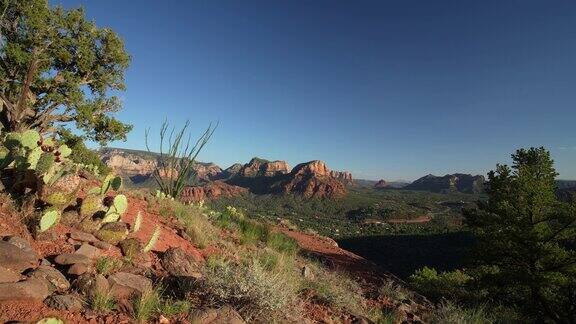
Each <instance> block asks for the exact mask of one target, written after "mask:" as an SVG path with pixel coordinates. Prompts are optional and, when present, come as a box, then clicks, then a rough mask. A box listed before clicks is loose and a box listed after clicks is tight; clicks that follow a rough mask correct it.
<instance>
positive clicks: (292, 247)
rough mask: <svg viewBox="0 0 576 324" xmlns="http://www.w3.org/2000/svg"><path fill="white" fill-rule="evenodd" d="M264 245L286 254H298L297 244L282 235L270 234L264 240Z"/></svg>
mask: <svg viewBox="0 0 576 324" xmlns="http://www.w3.org/2000/svg"><path fill="white" fill-rule="evenodd" d="M266 245H267V246H269V247H271V248H272V249H274V250H276V251H278V252H283V253H287V254H295V253H296V252H298V249H299V247H298V243H297V242H296V240H294V239H293V238H291V237H289V236H287V235H286V234H284V233H278V232H271V233H270V234H268V236H267V238H266Z"/></svg>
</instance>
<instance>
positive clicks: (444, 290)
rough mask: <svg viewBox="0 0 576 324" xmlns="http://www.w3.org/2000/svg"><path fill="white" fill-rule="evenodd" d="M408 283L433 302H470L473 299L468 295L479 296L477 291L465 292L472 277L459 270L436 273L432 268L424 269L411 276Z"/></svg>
mask: <svg viewBox="0 0 576 324" xmlns="http://www.w3.org/2000/svg"><path fill="white" fill-rule="evenodd" d="M409 281H410V284H411V286H412V287H413V288H414V289H415V290H416V291H418V292H420V293H421V294H423V295H425V296H426V297H428V298H430V299H432V300H433V301H440V300H441V299H442V298H447V299H450V300H458V301H470V300H471V299H472V298H473V297H472V296H470V295H469V294H471V293H474V294H480V292H479V291H475V292H469V291H468V290H467V288H468V287H469V284H470V282H471V281H472V277H471V276H470V275H468V274H466V273H465V272H463V271H461V270H454V271H450V272H441V273H438V271H436V269H434V268H428V267H424V268H422V269H420V270H418V271H416V272H415V273H414V274H413V275H411V276H410V278H409ZM474 297H475V298H478V297H480V296H474Z"/></svg>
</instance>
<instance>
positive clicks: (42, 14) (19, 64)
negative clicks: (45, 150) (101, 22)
mask: <svg viewBox="0 0 576 324" xmlns="http://www.w3.org/2000/svg"><path fill="white" fill-rule="evenodd" d="M129 62H130V57H129V55H128V54H127V53H126V50H125V48H124V43H123V41H122V40H121V39H120V37H119V36H118V35H117V34H116V33H114V32H113V31H112V30H110V29H109V28H98V27H97V26H96V25H95V23H94V22H92V21H88V20H87V19H86V17H85V14H84V11H83V9H81V8H80V9H72V10H65V9H63V8H61V7H50V6H49V5H48V2H47V1H46V0H27V1H18V0H0V123H1V125H2V127H3V128H4V129H5V130H6V131H23V130H26V129H30V128H36V129H39V130H40V131H41V132H42V133H53V132H55V131H56V130H57V129H58V128H59V127H60V126H61V125H63V124H67V123H74V124H75V127H76V128H78V129H79V130H81V131H83V132H84V133H85V134H86V135H87V137H88V138H89V139H91V140H95V141H98V142H100V143H102V144H104V143H106V142H108V141H110V140H118V139H125V136H126V133H127V132H129V131H130V130H131V126H130V125H126V124H124V123H122V122H120V121H118V120H117V119H115V118H114V113H115V112H117V111H118V110H119V109H121V103H120V101H119V99H118V97H117V95H115V94H116V93H117V92H118V91H123V90H124V89H125V84H124V72H125V71H126V69H127V68H128V65H129Z"/></svg>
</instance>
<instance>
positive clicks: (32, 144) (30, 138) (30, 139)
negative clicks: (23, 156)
mask: <svg viewBox="0 0 576 324" xmlns="http://www.w3.org/2000/svg"><path fill="white" fill-rule="evenodd" d="M39 140H40V133H38V131H36V130H33V129H29V130H27V131H25V132H24V133H22V134H21V135H20V143H21V144H22V146H24V147H26V148H28V149H31V150H32V149H34V148H36V147H38V141H39Z"/></svg>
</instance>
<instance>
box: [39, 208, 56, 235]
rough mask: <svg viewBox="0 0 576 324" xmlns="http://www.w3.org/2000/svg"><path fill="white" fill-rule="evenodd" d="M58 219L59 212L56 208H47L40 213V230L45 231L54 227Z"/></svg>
mask: <svg viewBox="0 0 576 324" xmlns="http://www.w3.org/2000/svg"><path fill="white" fill-rule="evenodd" d="M59 220H60V212H59V211H58V210H57V209H54V208H49V209H47V210H46V211H44V212H43V213H42V216H41V218H40V232H45V231H47V230H49V229H50V228H52V227H54V225H56V224H57V223H58V221H59Z"/></svg>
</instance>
